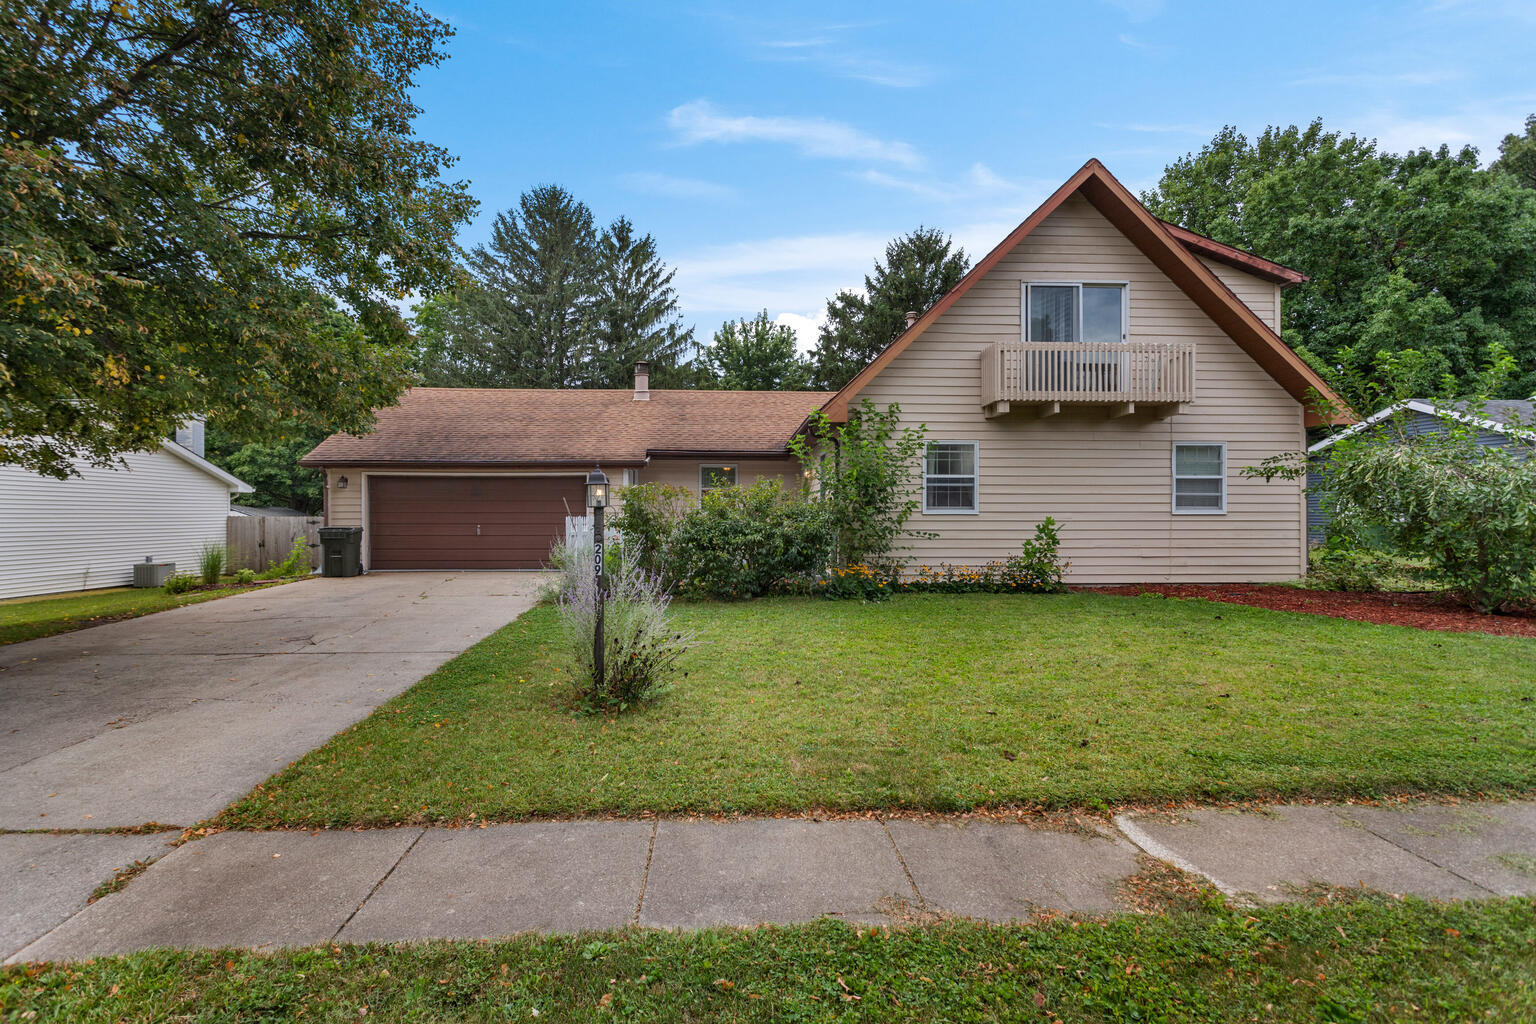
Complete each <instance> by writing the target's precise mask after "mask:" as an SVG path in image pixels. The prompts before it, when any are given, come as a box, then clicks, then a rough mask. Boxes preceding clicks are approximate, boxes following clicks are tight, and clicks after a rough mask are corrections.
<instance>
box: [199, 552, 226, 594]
mask: <svg viewBox="0 0 1536 1024" xmlns="http://www.w3.org/2000/svg"><path fill="white" fill-rule="evenodd" d="M197 574H198V576H199V577H201V578H202V581H203V583H204V584H206V585H207V586H210V587H211V586H213V585H214V584H215V583H217V582H219V577H221V576H223V575H224V545H222V544H204V545H203V550H202V552H201V553H200V554H199V555H198V556H197Z"/></svg>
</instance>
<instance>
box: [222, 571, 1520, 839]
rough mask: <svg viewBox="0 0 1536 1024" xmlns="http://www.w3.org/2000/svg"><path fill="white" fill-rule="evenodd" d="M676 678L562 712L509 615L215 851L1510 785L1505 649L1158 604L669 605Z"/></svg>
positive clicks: (906, 601) (546, 670) (547, 625)
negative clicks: (312, 832)
mask: <svg viewBox="0 0 1536 1024" xmlns="http://www.w3.org/2000/svg"><path fill="white" fill-rule="evenodd" d="M676 611H677V616H676V618H677V623H676V624H677V627H678V628H679V629H682V630H687V631H691V632H694V633H696V634H697V636H698V640H699V646H698V647H696V648H695V649H694V650H692V651H690V652H689V653H688V654H687V655H686V656H685V658H684V660H683V662H682V665H681V667H682V668H683V669H684V670H685V671H686V672H687V675H686V676H685V677H682V678H680V679H678V680H677V681H676V686H675V689H673V690H672V692H670V693H668V694H666V695H665V696H663V697H662V698H661V699H660V700H659V701H657V702H656V703H654V704H651V705H648V706H644V707H642V708H639V709H636V710H632V711H630V712H628V713H626V714H623V715H619V716H615V717H612V718H605V717H602V716H594V715H587V714H582V713H580V712H579V711H577V710H575V709H574V708H572V707H571V705H570V702H569V699H568V697H567V694H568V692H569V689H570V686H571V676H570V668H569V663H568V661H567V660H566V659H567V655H566V654H565V652H564V649H563V648H562V646H561V644H560V642H559V636H560V632H559V628H558V623H557V616H556V612H555V610H554V609H553V608H551V607H548V606H543V607H538V608H535V609H533V610H532V611H530V612H528V613H527V614H526V615H524V616H523V617H522V618H521V619H519V620H518V621H516V622H514V623H512V624H510V625H508V626H506V627H504V628H503V629H501V630H499V631H498V632H497V633H495V634H493V635H492V636H490V637H488V638H487V639H485V640H484V641H482V642H481V643H479V644H477V645H476V646H475V647H473V648H471V649H470V650H469V651H466V652H465V653H464V654H462V655H460V656H459V657H458V658H456V659H454V660H453V661H451V662H449V663H448V664H447V665H445V666H443V667H442V668H441V669H439V670H438V671H437V672H435V673H434V674H433V675H431V676H429V677H427V678H426V679H425V680H423V681H422V682H420V683H418V684H417V685H416V686H415V687H413V688H412V689H410V690H409V691H407V692H406V693H404V694H402V695H401V696H399V697H397V698H395V699H394V700H392V701H390V702H389V703H388V704H386V705H384V706H383V707H381V708H379V709H378V710H377V711H376V712H375V713H374V714H373V715H371V716H370V717H369V718H367V719H365V720H364V721H363V722H361V723H359V724H358V725H356V726H354V727H353V728H351V729H348V730H347V731H345V732H343V733H340V734H338V735H337V736H336V737H334V738H333V739H332V740H331V741H330V742H329V743H327V744H326V745H325V746H323V747H320V748H318V749H317V750H314V751H312V752H310V753H309V754H307V755H305V756H304V757H303V758H301V759H300V760H299V761H298V762H296V763H295V764H294V765H292V766H291V767H289V768H288V769H287V770H285V771H283V772H282V773H280V774H279V775H277V776H275V777H274V778H272V779H270V780H268V781H267V782H266V783H265V784H264V785H263V786H261V787H259V788H258V789H257V790H255V791H254V792H252V793H251V794H249V795H248V796H246V797H244V798H243V799H241V800H240V801H238V802H237V803H236V804H234V805H233V806H232V807H231V808H230V809H229V810H227V811H226V812H225V813H224V814H223V815H222V816H221V817H220V819H219V822H218V823H219V824H220V825H223V826H228V827H236V828H252V827H254V828H263V827H287V826H292V827H313V826H343V825H353V824H366V825H387V824H393V823H403V822H408V823H417V822H441V821H449V822H479V821H487V820H489V821H508V820H524V819H531V818H541V817H567V816H580V815H591V814H614V815H640V814H646V813H705V814H776V813H784V812H811V813H814V812H816V811H818V810H831V811H858V810H872V809H910V810H936V811H965V810H971V809H975V808H987V807H1027V808H1060V807H1086V808H1094V809H1105V808H1109V807H1113V806H1118V805H1122V804H1126V803H1141V802H1149V803H1155V802H1168V801H1184V800H1242V799H1259V798H1277V799H1287V798H1308V797H1317V798H1329V797H1331V798H1349V797H1366V798H1375V797H1384V796H1390V795H1394V794H1401V793H1446V794H1477V793H1482V794H1502V793H1524V792H1528V791H1530V790H1531V789H1532V788H1536V715H1533V714H1532V708H1533V707H1536V703H1533V702H1536V678H1533V677H1532V674H1531V671H1530V667H1531V664H1532V660H1533V657H1536V646H1533V645H1532V644H1531V643H1530V642H1529V641H1526V640H1521V639H1514V638H1504V637H1487V636H1476V635H1470V634H1447V633H1432V632H1416V631H1412V630H1403V629H1396V628H1391V627H1386V626H1378V625H1371V624H1366V623H1358V622H1350V621H1346V620H1341V619H1335V618H1326V617H1322V616H1306V615H1287V614H1283V613H1280V612H1273V611H1268V610H1264V609H1257V608H1248V607H1243V606H1239V605H1226V604H1213V603H1208V602H1200V601H1169V600H1166V599H1163V598H1161V597H1151V596H1147V597H1139V598H1126V597H1112V596H1105V595H1102V594H1085V593H1075V594H1061V595H1031V596H1013V595H987V594H972V595H900V596H897V597H896V598H894V599H892V600H889V601H886V602H881V603H878V604H870V603H863V602H829V601H820V600H815V599H806V598H775V599H767V600H759V601H753V602H743V603H738V604H693V605H686V606H681V607H679V608H677V609H676Z"/></svg>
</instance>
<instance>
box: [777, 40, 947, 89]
mask: <svg viewBox="0 0 1536 1024" xmlns="http://www.w3.org/2000/svg"><path fill="white" fill-rule="evenodd" d="M759 45H760V46H761V47H762V48H763V51H764V52H763V53H762V54H761V55H760V56H761V59H763V60H772V61H782V62H786V63H793V64H813V65H816V66H818V67H820V68H821V69H823V70H824V71H827V72H829V73H831V74H834V75H837V76H838V77H840V78H852V79H856V80H858V81H861V82H871V83H873V84H875V85H884V86H889V87H890V88H893V89H912V88H916V87H917V86H920V85H927V84H928V83H929V82H931V81H933V71H932V69H930V68H929V67H927V66H926V65H923V64H919V63H914V62H912V61H910V60H904V61H895V60H886V59H884V58H882V57H875V56H872V55H870V54H867V53H860V52H858V51H855V50H850V49H848V47H847V46H846V44H844V43H841V42H839V41H836V40H833V39H830V38H827V37H824V36H821V37H816V38H811V39H769V40H764V41H763V42H761V43H760V44H759Z"/></svg>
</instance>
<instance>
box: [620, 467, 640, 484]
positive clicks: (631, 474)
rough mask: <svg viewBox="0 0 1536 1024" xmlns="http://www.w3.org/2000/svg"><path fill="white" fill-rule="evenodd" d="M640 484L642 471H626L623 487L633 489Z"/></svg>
mask: <svg viewBox="0 0 1536 1024" xmlns="http://www.w3.org/2000/svg"><path fill="white" fill-rule="evenodd" d="M639 482H640V471H639V470H638V469H626V470H625V471H624V482H623V484H622V485H621V486H624V487H633V486H635V485H636V484H638V483H639Z"/></svg>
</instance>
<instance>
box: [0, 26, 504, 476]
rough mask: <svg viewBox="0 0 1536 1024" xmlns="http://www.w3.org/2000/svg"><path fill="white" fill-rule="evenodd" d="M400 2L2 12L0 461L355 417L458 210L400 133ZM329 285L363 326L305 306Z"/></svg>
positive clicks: (438, 274) (403, 82)
mask: <svg viewBox="0 0 1536 1024" xmlns="http://www.w3.org/2000/svg"><path fill="white" fill-rule="evenodd" d="M449 34H450V33H449V29H448V27H447V26H446V25H444V24H443V23H442V22H440V21H438V20H436V19H435V18H433V17H431V16H429V15H428V14H426V13H425V12H424V11H422V10H421V9H420V8H419V7H417V6H415V5H414V4H411V3H407V2H402V0H375V2H372V3H367V4H355V3H347V2H341V0H292V2H288V3H282V4H256V5H252V4H244V3H235V2H205V3H178V2H171V0H145V2H139V3H131V4H130V3H116V2H112V3H106V2H96V0H37V2H33V3H24V4H11V5H8V6H7V10H6V15H5V17H4V18H0V83H3V84H0V119H3V123H4V126H5V133H4V136H3V139H0V190H3V191H0V199H3V202H4V208H5V214H4V217H3V218H0V310H3V312H0V462H9V463H16V464H20V465H23V466H26V467H28V468H30V469H33V470H37V471H40V472H44V473H49V474H53V475H57V476H65V475H68V474H69V473H70V472H71V461H72V460H75V459H84V460H90V461H95V462H110V461H111V460H112V459H113V457H114V456H115V455H117V454H118V453H121V452H125V451H132V450H139V449H147V448H152V447H154V446H155V445H156V444H158V443H159V440H160V438H162V437H163V436H165V435H167V434H169V433H171V432H172V431H174V429H175V428H176V426H177V424H178V423H180V422H181V421H182V420H183V419H185V418H186V417H187V416H188V415H191V414H195V413H205V414H207V416H208V417H209V419H210V421H211V422H213V423H214V424H215V425H222V426H224V427H226V428H227V429H229V430H231V431H234V432H236V433H238V434H241V435H242V436H249V437H256V436H258V435H261V434H263V433H264V432H274V431H276V430H278V429H279V428H278V425H279V424H283V423H290V422H307V423H318V422H322V421H323V422H325V423H326V424H327V425H329V426H331V427H336V428H347V429H363V428H365V427H367V426H368V424H369V423H370V422H371V411H372V410H373V409H374V408H375V407H377V406H379V405H384V404H388V403H389V402H391V401H393V400H394V399H395V397H396V396H397V395H398V393H399V391H400V389H401V388H402V387H403V386H404V385H405V383H406V382H407V379H408V375H407V372H406V359H407V355H408V348H407V342H408V334H407V332H406V329H405V325H404V322H403V321H402V319H401V317H400V315H399V313H398V311H397V309H396V306H395V303H396V302H397V301H398V300H399V299H401V298H403V297H404V296H405V295H407V294H409V293H411V292H413V291H426V292H433V291H437V290H440V289H442V288H444V287H446V286H447V285H449V284H450V283H451V281H452V280H453V278H454V275H455V255H456V250H455V247H454V243H453V235H454V232H455V230H456V228H457V226H458V225H459V224H460V223H462V222H464V221H465V220H466V219H467V218H468V217H469V215H470V213H471V212H472V210H473V208H474V202H473V200H472V199H471V198H470V197H469V195H468V192H467V190H466V188H465V186H464V185H463V184H462V183H449V182H445V181H444V180H442V174H443V172H444V171H445V169H446V168H447V167H448V166H449V164H450V163H451V160H450V158H449V156H448V155H447V153H446V152H444V151H443V150H442V149H440V148H438V147H436V146H433V145H430V144H429V143H426V142H424V141H422V140H420V139H418V138H416V137H415V134H414V121H415V118H416V115H417V113H418V111H417V108H416V107H415V106H414V105H413V104H412V102H411V99H410V90H411V89H412V87H413V86H414V84H415V81H414V79H415V75H416V73H417V71H418V70H419V69H421V68H422V67H424V66H430V65H433V64H436V63H437V62H438V61H439V60H441V59H442V56H443V43H444V41H445V40H446V38H447V37H448V35H449ZM332 297H334V298H335V299H336V300H339V301H340V302H341V303H343V304H344V305H345V307H346V309H347V310H348V311H349V315H350V316H352V317H354V318H355V319H356V320H357V322H358V323H359V324H360V325H361V326H362V328H363V330H362V332H360V333H349V334H347V335H346V336H344V337H341V338H339V339H338V338H336V337H335V336H333V335H332V334H331V333H330V332H328V331H326V330H323V329H316V328H317V326H318V325H323V324H325V323H326V322H328V321H329V319H330V318H331V317H333V316H334V315H336V307H335V304H334V303H333V302H332V301H331V298H332Z"/></svg>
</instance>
